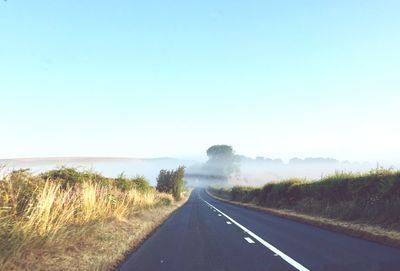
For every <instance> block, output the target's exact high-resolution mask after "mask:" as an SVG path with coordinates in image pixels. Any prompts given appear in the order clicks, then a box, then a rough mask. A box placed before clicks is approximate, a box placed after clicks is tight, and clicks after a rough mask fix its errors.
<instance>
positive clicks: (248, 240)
mask: <svg viewBox="0 0 400 271" xmlns="http://www.w3.org/2000/svg"><path fill="white" fill-rule="evenodd" d="M244 240H246V241H247V242H249V243H250V244H254V243H255V242H254V241H253V239H251V238H250V237H245V238H244Z"/></svg>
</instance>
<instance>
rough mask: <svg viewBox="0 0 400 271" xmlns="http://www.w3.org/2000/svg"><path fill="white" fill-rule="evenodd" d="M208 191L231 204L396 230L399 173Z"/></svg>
mask: <svg viewBox="0 0 400 271" xmlns="http://www.w3.org/2000/svg"><path fill="white" fill-rule="evenodd" d="M211 191H212V192H213V193H215V194H216V195H219V196H222V197H225V198H228V199H230V200H233V201H239V202H245V203H248V202H252V203H255V204H257V205H260V206H265V207H269V208H277V209H289V210H294V211H296V212H299V213H304V214H310V215H317V216H322V217H327V218H334V219H340V220H344V221H357V222H363V223H368V224H372V225H378V226H382V227H385V228H390V229H395V230H400V172H399V171H394V170H387V169H376V170H372V171H370V172H369V173H364V174H354V173H345V172H338V173H336V174H335V175H332V176H328V177H325V178H323V179H321V180H319V181H307V180H303V179H291V180H287V181H281V182H273V183H268V184H266V185H264V186H263V187H241V186H237V187H233V188H230V189H223V188H221V189H216V188H214V189H211Z"/></svg>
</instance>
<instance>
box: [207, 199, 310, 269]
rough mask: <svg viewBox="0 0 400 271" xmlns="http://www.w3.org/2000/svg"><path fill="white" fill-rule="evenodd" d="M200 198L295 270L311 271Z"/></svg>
mask: <svg viewBox="0 0 400 271" xmlns="http://www.w3.org/2000/svg"><path fill="white" fill-rule="evenodd" d="M199 197H200V198H201V200H202V201H204V202H205V203H207V204H208V205H209V206H211V207H213V208H214V210H217V211H218V212H219V213H220V214H221V215H223V216H225V217H226V218H227V219H229V220H230V221H232V223H233V224H235V225H236V226H238V227H239V228H241V229H242V230H243V231H244V232H246V233H248V234H249V235H250V236H251V237H253V238H254V239H256V240H257V241H258V242H260V243H261V244H263V245H264V246H265V247H267V248H268V249H269V250H271V251H272V252H274V253H275V254H277V255H279V256H280V257H281V258H282V259H283V260H285V261H286V262H287V263H288V264H290V265H291V266H293V267H294V268H296V269H297V270H299V271H310V270H309V269H307V268H306V267H304V266H302V265H301V264H300V263H298V262H296V261H295V260H293V259H292V258H290V257H289V256H288V255H286V254H285V253H283V252H282V251H280V250H279V249H277V248H276V247H274V246H273V245H271V244H270V243H268V242H267V241H265V240H264V239H262V238H261V237H259V236H258V235H256V234H255V233H253V232H252V231H250V230H249V229H247V228H246V227H245V226H242V225H241V224H239V223H238V222H236V221H235V220H233V219H232V218H231V217H229V216H228V215H226V214H225V213H224V212H222V211H220V210H219V209H218V208H216V207H215V206H214V205H212V204H210V203H209V202H208V201H206V200H204V199H203V198H202V197H201V196H200V195H199Z"/></svg>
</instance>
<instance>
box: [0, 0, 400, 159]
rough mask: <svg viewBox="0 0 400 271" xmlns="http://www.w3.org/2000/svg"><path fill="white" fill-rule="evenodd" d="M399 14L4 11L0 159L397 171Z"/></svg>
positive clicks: (315, 6)
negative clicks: (221, 150) (225, 157)
mask: <svg viewBox="0 0 400 271" xmlns="http://www.w3.org/2000/svg"><path fill="white" fill-rule="evenodd" d="M399 14H400V2H399V1H390V0H385V1H375V0H374V1H367V0H363V1H361V0H360V1H350V0H339V1H222V0H217V1H216V0H212V1H128V0H121V1H101V0H100V1H99V0H96V1H94V0H87V1H81V0H68V1H54V0H47V1H42V0H34V1H20V0H8V1H6V2H4V1H1V3H0V37H1V42H0V78H1V79H0V101H1V106H0V120H1V130H0V157H1V158H10V157H35V156H131V157H154V156H177V157H191V156H196V155H201V154H203V153H204V152H205V150H206V149H207V147H209V146H210V145H212V144H216V143H227V144H231V145H233V146H234V148H235V149H236V150H237V152H238V153H241V154H246V155H249V156H256V155H264V156H269V157H282V158H284V159H287V158H290V157H293V156H299V157H306V156H330V157H336V158H338V159H352V160H372V161H388V160H390V161H397V162H398V161H399V159H400V155H399V154H400V140H399V139H400V125H399V117H400V106H399V101H400V51H399V50H400V16H399Z"/></svg>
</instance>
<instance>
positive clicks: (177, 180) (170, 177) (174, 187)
mask: <svg viewBox="0 0 400 271" xmlns="http://www.w3.org/2000/svg"><path fill="white" fill-rule="evenodd" d="M184 176H185V167H183V166H180V167H178V168H177V169H176V170H165V169H162V170H161V171H160V174H159V175H158V177H157V187H156V189H157V190H158V191H160V192H165V193H170V194H172V195H173V196H174V198H175V200H180V199H181V194H182V192H183V189H184V186H185V182H184V180H183V177H184Z"/></svg>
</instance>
